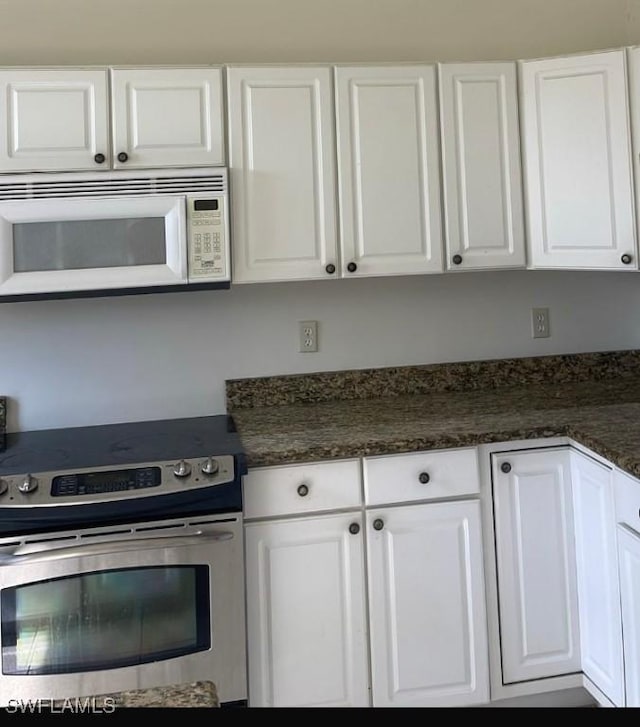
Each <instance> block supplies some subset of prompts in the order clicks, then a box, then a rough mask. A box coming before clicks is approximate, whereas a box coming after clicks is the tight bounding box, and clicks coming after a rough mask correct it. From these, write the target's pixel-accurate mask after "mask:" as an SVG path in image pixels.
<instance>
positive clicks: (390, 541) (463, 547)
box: [367, 501, 489, 707]
mask: <svg viewBox="0 0 640 727" xmlns="http://www.w3.org/2000/svg"><path fill="white" fill-rule="evenodd" d="M367 542H368V561H367V571H368V577H369V612H370V623H371V669H372V679H371V682H372V697H373V706H374V707H410V706H411V707H418V706H420V707H442V706H450V707H451V706H461V705H466V704H478V703H482V702H488V701H489V668H488V658H487V626H486V613H485V601H484V577H483V567H482V538H481V529H480V504H479V502H477V501H468V502H464V501H461V502H449V503H447V502H445V503H442V502H441V503H429V504H424V505H406V506H403V507H394V508H391V507H389V508H377V509H374V510H370V511H369V512H367Z"/></svg>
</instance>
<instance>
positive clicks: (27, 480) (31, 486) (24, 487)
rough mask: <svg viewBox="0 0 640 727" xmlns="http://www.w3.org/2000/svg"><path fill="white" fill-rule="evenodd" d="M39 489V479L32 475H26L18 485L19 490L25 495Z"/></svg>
mask: <svg viewBox="0 0 640 727" xmlns="http://www.w3.org/2000/svg"><path fill="white" fill-rule="evenodd" d="M37 489H38V480H37V479H36V478H35V477H32V476H31V475H25V476H24V480H22V482H21V483H20V484H19V485H18V490H20V492H22V494H23V495H28V494H29V493H30V492H33V491H34V490H37Z"/></svg>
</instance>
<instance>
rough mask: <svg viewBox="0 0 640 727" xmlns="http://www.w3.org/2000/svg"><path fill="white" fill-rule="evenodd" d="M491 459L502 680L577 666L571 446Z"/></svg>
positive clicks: (536, 676)
mask: <svg viewBox="0 0 640 727" xmlns="http://www.w3.org/2000/svg"><path fill="white" fill-rule="evenodd" d="M492 460H493V487H494V493H493V496H494V498H493V502H494V514H495V531H496V532H495V538H496V558H497V571H498V601H499V608H500V645H501V654H502V680H503V682H504V683H505V684H511V683H514V682H522V681H528V680H532V679H544V678H545V677H552V676H559V675H561V674H572V673H579V672H580V671H582V666H581V662H580V635H579V620H578V596H577V585H576V567H575V544H574V531H573V508H572V499H571V471H570V461H569V452H568V450H557V451H550V450H540V451H535V450H531V451H528V452H527V451H525V452H505V453H500V454H495V455H493V457H492Z"/></svg>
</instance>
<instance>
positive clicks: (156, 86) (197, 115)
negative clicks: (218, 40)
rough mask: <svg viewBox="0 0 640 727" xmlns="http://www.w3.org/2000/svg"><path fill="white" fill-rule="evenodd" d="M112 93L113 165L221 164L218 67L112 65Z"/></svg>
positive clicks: (221, 116) (222, 136) (222, 160)
mask: <svg viewBox="0 0 640 727" xmlns="http://www.w3.org/2000/svg"><path fill="white" fill-rule="evenodd" d="M111 94H112V104H113V108H112V113H113V165H114V167H116V168H118V167H120V168H127V167H182V166H185V167H186V166H206V165H212V166H215V165H221V164H224V163H225V155H224V146H223V140H224V126H223V124H224V114H223V110H222V71H221V69H219V68H180V69H171V68H154V69H114V70H112V72H111Z"/></svg>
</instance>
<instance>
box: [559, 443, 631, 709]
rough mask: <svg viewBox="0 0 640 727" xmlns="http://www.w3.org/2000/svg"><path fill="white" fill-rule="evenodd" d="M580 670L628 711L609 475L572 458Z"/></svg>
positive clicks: (601, 468)
mask: <svg viewBox="0 0 640 727" xmlns="http://www.w3.org/2000/svg"><path fill="white" fill-rule="evenodd" d="M571 465H572V466H571V471H572V489H573V515H574V523H575V538H576V567H577V576H578V604H579V611H580V650H581V659H582V669H583V671H584V673H585V674H586V675H587V677H589V679H590V680H591V681H592V682H593V683H594V684H595V685H596V687H598V689H599V690H600V691H601V692H603V693H604V694H605V695H606V696H607V697H608V698H609V699H610V700H611V701H612V702H613V703H614V704H615V705H616V707H623V706H624V676H623V665H622V617H621V615H620V585H619V579H618V549H617V546H616V516H615V506H614V498H613V483H612V481H611V480H612V478H611V470H610V469H609V468H608V467H605V466H603V465H601V464H599V463H598V462H595V461H594V460H592V459H591V458H589V457H587V456H585V455H583V454H581V453H579V452H572V453H571Z"/></svg>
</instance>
